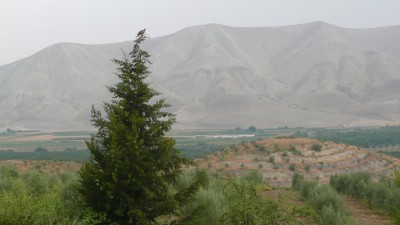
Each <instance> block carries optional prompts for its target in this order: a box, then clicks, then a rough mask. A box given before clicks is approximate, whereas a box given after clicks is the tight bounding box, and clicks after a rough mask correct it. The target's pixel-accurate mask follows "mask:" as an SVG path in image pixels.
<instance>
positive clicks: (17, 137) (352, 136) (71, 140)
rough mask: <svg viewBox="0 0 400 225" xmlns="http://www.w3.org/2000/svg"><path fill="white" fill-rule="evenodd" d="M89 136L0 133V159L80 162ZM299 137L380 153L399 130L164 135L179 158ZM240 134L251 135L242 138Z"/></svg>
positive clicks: (395, 141) (399, 140)
mask: <svg viewBox="0 0 400 225" xmlns="http://www.w3.org/2000/svg"><path fill="white" fill-rule="evenodd" d="M90 134H91V132H90V131H68V132H41V131H13V132H3V133H0V160H5V159H23V160H26V159H36V160H40V159H54V160H72V161H83V160H85V159H87V157H88V156H89V154H88V152H87V150H86V145H85V140H88V139H90ZM299 134H301V135H305V136H309V137H316V138H318V139H321V140H326V141H334V142H340V143H346V144H351V145H356V146H360V147H366V148H371V150H375V151H380V148H388V147H387V146H395V145H399V144H400V128H399V127H398V126H395V127H381V128H352V129H351V128H346V129H323V128H308V129H306V128H288V127H281V128H271V129H257V130H256V132H254V133H251V132H249V131H248V130H247V129H243V130H235V129H228V130H222V129H219V130H173V131H171V132H169V133H168V134H167V135H168V136H170V137H172V138H174V139H175V141H176V148H177V149H179V150H180V151H181V154H182V155H183V156H185V157H188V158H191V159H194V158H199V157H202V156H205V155H208V154H211V153H213V152H215V151H220V150H222V149H224V148H228V147H230V146H232V145H235V144H240V143H242V142H250V141H253V140H259V139H266V138H273V137H276V136H293V135H294V136H296V135H299ZM223 135H225V136H223ZM229 135H230V136H229ZM240 135H254V136H246V137H243V136H240ZM37 147H43V148H45V149H47V150H48V152H46V154H38V153H37V152H34V151H35V149H36V148H37ZM372 147H374V148H372ZM390 149H391V151H388V150H386V151H381V152H382V153H384V154H388V155H391V156H395V157H399V156H400V151H399V150H398V148H390ZM66 150H67V151H66ZM69 150H78V151H69Z"/></svg>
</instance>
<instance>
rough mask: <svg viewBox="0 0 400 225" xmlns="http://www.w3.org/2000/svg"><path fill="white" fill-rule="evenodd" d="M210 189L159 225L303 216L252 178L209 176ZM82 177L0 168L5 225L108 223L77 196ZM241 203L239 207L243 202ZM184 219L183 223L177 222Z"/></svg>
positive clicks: (181, 183) (186, 182) (0, 219)
mask: <svg viewBox="0 0 400 225" xmlns="http://www.w3.org/2000/svg"><path fill="white" fill-rule="evenodd" d="M199 172H200V171H199V170H193V171H191V172H187V173H184V174H182V175H181V176H180V177H179V178H178V179H177V182H176V183H175V184H174V185H170V186H169V187H168V189H169V191H170V192H172V193H176V192H177V191H178V190H182V189H185V188H186V187H188V186H190V184H191V183H192V182H193V181H194V180H196V176H197V174H198V173H199ZM206 177H207V181H208V182H207V184H206V185H205V186H203V187H202V188H201V189H200V190H199V192H197V193H196V194H195V195H194V196H193V197H191V198H189V199H187V201H186V203H185V204H184V205H182V206H181V207H179V208H178V209H176V210H175V211H174V212H173V213H172V214H170V215H167V216H160V217H157V218H156V222H155V223H154V224H186V225H189V224H193V225H202V224H204V225H209V224H222V225H223V224H227V225H228V224H255V225H257V224H260V225H261V224H288V223H291V224H295V221H294V219H293V218H295V217H298V216H304V214H305V211H306V210H304V209H302V208H301V207H294V206H291V205H290V204H289V203H288V202H285V201H284V200H282V199H280V200H278V201H277V200H273V199H270V198H268V197H262V196H261V192H262V190H263V187H264V186H265V185H266V184H265V183H264V182H263V181H262V178H261V176H260V175H259V174H257V173H256V172H251V173H249V174H248V175H246V176H244V177H241V178H236V177H229V178H224V177H221V176H219V175H217V174H207V176H206ZM78 179H79V178H78V175H77V174H76V173H71V172H63V171H58V172H50V173H45V172H43V171H42V170H40V169H31V170H28V171H26V172H21V171H19V170H17V168H16V167H15V166H13V165H4V166H2V167H0V224H10V225H13V224H15V225H23V224H96V223H100V222H105V221H107V220H106V218H105V217H104V215H103V214H101V213H95V212H93V211H92V210H90V209H89V207H87V206H86V205H85V203H84V201H83V197H82V195H81V194H80V193H79V192H78ZM238 199H240V201H238ZM177 219H179V223H178V222H177V221H178V220H177Z"/></svg>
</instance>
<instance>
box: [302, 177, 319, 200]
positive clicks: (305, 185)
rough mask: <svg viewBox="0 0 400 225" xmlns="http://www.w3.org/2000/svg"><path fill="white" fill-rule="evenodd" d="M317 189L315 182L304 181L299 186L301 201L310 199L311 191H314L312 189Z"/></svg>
mask: <svg viewBox="0 0 400 225" xmlns="http://www.w3.org/2000/svg"><path fill="white" fill-rule="evenodd" d="M316 187H317V182H315V181H308V180H305V181H303V182H302V185H301V186H300V195H301V198H302V199H303V200H305V199H308V198H309V197H310V193H311V191H313V190H314V188H316Z"/></svg>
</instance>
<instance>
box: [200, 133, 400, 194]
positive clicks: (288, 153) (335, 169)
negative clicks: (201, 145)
mask: <svg viewBox="0 0 400 225" xmlns="http://www.w3.org/2000/svg"><path fill="white" fill-rule="evenodd" d="M313 146H320V147H321V149H320V150H321V151H319V152H318V151H315V150H313V148H316V147H313ZM197 163H199V165H200V167H203V168H206V169H208V170H210V171H218V172H220V173H225V174H236V175H241V174H246V173H247V172H249V171H250V170H257V171H259V172H260V173H261V174H262V176H263V177H264V179H266V180H267V181H268V182H269V184H271V185H272V186H277V187H291V181H292V176H293V174H294V173H295V172H298V173H301V174H303V175H304V177H305V179H308V180H317V181H319V182H322V183H326V182H329V177H330V176H331V175H333V174H342V173H352V172H357V171H368V172H370V173H371V174H372V176H373V178H375V179H378V178H379V177H381V176H383V175H389V176H390V175H391V174H392V173H393V171H394V170H395V169H396V168H399V166H400V161H399V160H398V159H396V158H391V157H388V156H385V155H382V154H378V153H375V152H371V151H367V150H364V149H360V148H359V147H355V146H348V145H345V144H337V143H333V142H320V141H318V140H316V139H311V138H275V139H267V140H260V141H257V142H252V143H250V142H248V143H242V144H241V145H236V146H231V148H229V149H225V150H223V151H221V152H218V153H215V154H213V155H209V156H207V157H204V158H203V159H199V160H197Z"/></svg>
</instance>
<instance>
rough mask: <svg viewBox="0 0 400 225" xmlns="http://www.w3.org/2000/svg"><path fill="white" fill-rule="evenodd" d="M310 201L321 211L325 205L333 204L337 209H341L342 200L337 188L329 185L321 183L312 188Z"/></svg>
mask: <svg viewBox="0 0 400 225" xmlns="http://www.w3.org/2000/svg"><path fill="white" fill-rule="evenodd" d="M309 203H310V204H311V205H312V206H313V207H314V208H315V209H317V210H319V212H320V213H321V210H322V208H323V207H324V206H329V205H331V206H332V207H333V209H334V210H335V211H338V210H341V208H342V201H341V200H340V198H339V196H338V195H337V194H336V192H335V190H334V189H333V188H332V187H330V186H328V185H321V186H318V187H316V188H314V189H312V190H311V192H310V193H309Z"/></svg>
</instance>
